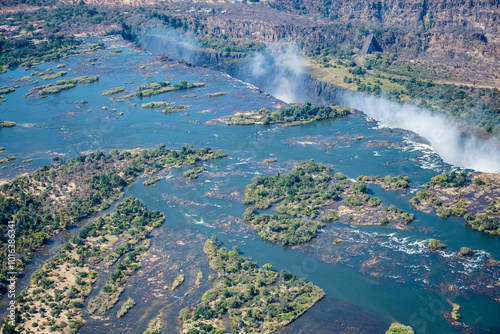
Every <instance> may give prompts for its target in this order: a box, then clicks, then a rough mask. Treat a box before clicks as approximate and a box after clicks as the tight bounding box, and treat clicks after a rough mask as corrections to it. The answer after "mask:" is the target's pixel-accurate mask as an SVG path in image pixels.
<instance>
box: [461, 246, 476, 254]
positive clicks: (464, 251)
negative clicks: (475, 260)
mask: <svg viewBox="0 0 500 334" xmlns="http://www.w3.org/2000/svg"><path fill="white" fill-rule="evenodd" d="M473 253H474V252H473V250H472V249H471V248H469V247H462V248H460V251H459V252H458V254H460V256H470V255H472V254H473Z"/></svg>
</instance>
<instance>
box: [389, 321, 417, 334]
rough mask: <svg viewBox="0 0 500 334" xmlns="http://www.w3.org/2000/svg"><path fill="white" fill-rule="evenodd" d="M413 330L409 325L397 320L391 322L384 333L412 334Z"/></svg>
mask: <svg viewBox="0 0 500 334" xmlns="http://www.w3.org/2000/svg"><path fill="white" fill-rule="evenodd" d="M414 333H415V332H414V331H413V329H412V328H411V327H410V326H405V325H402V324H400V323H398V322H394V323H392V325H391V327H390V328H389V330H388V331H387V332H385V334H414Z"/></svg>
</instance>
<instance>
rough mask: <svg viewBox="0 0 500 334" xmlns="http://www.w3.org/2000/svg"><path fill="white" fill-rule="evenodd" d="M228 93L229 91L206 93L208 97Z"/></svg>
mask: <svg viewBox="0 0 500 334" xmlns="http://www.w3.org/2000/svg"><path fill="white" fill-rule="evenodd" d="M227 94H229V92H217V93H211V94H207V96H208V97H218V96H224V95H227Z"/></svg>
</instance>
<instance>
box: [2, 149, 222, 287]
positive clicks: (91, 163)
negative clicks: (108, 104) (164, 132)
mask: <svg viewBox="0 0 500 334" xmlns="http://www.w3.org/2000/svg"><path fill="white" fill-rule="evenodd" d="M225 156H226V155H225V154H223V153H220V152H213V151H212V150H211V149H210V148H209V147H206V148H204V149H193V148H189V147H183V148H182V149H181V150H179V151H176V150H169V149H166V148H165V146H164V145H160V146H159V147H158V148H156V149H148V150H134V151H122V152H120V151H117V150H113V151H111V152H110V153H109V154H104V153H102V152H99V151H98V152H95V153H92V154H90V155H87V156H85V155H84V156H80V157H77V158H74V159H71V160H69V161H67V162H64V161H63V159H61V158H60V157H56V158H54V159H53V162H54V164H53V165H51V166H44V167H42V168H40V169H38V170H37V171H35V172H34V173H33V174H31V175H28V176H22V177H18V178H17V179H15V180H14V181H13V182H11V183H10V184H5V185H3V186H1V187H0V236H1V237H2V238H4V237H5V235H6V233H7V229H8V228H7V225H8V222H9V221H11V220H14V221H16V252H17V254H18V255H19V260H18V264H17V268H19V269H20V270H22V268H23V267H24V266H25V265H26V264H27V263H28V262H29V261H30V254H31V252H33V251H36V250H37V249H38V247H40V246H41V245H43V244H44V243H45V242H46V241H47V240H48V239H49V238H50V237H51V236H52V235H54V234H56V233H58V231H60V230H62V229H65V228H67V226H69V225H71V224H73V223H75V222H77V221H78V220H80V219H82V218H85V217H87V216H88V215H90V214H92V213H95V212H98V211H101V210H104V209H107V208H108V207H109V206H110V204H111V203H112V202H113V201H116V200H117V199H118V198H120V197H121V196H123V189H124V187H125V186H127V185H128V184H130V183H131V182H133V181H134V180H135V179H136V178H137V177H138V176H139V175H141V174H151V173H155V172H158V171H159V170H161V169H164V168H173V167H175V168H179V167H182V166H187V165H192V164H196V163H198V162H201V161H204V160H210V159H217V158H222V157H225ZM7 258H8V250H7V247H6V245H3V246H2V247H1V248H0V262H1V271H0V288H1V289H4V288H5V284H6V282H7V281H6V278H7V271H8V270H7V266H8V261H7Z"/></svg>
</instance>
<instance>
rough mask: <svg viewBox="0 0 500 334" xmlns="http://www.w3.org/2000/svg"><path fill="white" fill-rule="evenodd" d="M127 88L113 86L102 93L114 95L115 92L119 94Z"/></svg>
mask: <svg viewBox="0 0 500 334" xmlns="http://www.w3.org/2000/svg"><path fill="white" fill-rule="evenodd" d="M124 90H125V87H116V88H111V89H108V90H103V91H102V92H101V95H104V96H108V95H113V94H118V93H121V92H123V91H124Z"/></svg>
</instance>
